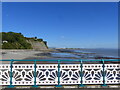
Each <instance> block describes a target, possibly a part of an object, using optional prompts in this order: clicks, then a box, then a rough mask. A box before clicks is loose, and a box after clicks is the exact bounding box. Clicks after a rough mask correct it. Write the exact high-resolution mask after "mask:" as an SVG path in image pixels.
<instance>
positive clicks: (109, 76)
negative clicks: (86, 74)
mask: <svg viewBox="0 0 120 90" xmlns="http://www.w3.org/2000/svg"><path fill="white" fill-rule="evenodd" d="M105 73H106V75H105V83H106V84H120V64H105Z"/></svg>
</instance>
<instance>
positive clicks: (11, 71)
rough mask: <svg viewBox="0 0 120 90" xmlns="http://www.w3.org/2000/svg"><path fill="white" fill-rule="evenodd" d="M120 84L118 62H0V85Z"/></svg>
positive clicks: (119, 66) (119, 65)
mask: <svg viewBox="0 0 120 90" xmlns="http://www.w3.org/2000/svg"><path fill="white" fill-rule="evenodd" d="M72 84H73V85H74V84H101V85H102V84H120V64H59V65H58V64H35V65H34V64H12V66H11V65H10V64H0V85H27V86H28V85H72Z"/></svg>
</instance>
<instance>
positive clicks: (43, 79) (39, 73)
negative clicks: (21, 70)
mask: <svg viewBox="0 0 120 90" xmlns="http://www.w3.org/2000/svg"><path fill="white" fill-rule="evenodd" d="M36 84H37V85H57V84H58V65H57V64H37V68H36Z"/></svg>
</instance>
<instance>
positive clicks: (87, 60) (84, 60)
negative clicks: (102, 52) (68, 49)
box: [0, 59, 120, 62]
mask: <svg viewBox="0 0 120 90" xmlns="http://www.w3.org/2000/svg"><path fill="white" fill-rule="evenodd" d="M58 60H59V61H81V60H82V61H83V62H89V61H92V62H96V61H103V60H104V61H120V59H95V60H94V59H93V60H92V59H90V60H89V59H77V60H75V59H73V60H69V59H68V60H61V59H57V60H52V59H50V60H48V59H39V60H38V59H30V60H17V59H5V60H0V61H58Z"/></svg>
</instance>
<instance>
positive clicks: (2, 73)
mask: <svg viewBox="0 0 120 90" xmlns="http://www.w3.org/2000/svg"><path fill="white" fill-rule="evenodd" d="M0 85H10V64H4V65H3V64H0Z"/></svg>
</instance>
